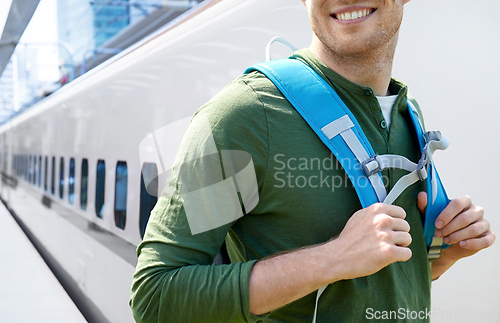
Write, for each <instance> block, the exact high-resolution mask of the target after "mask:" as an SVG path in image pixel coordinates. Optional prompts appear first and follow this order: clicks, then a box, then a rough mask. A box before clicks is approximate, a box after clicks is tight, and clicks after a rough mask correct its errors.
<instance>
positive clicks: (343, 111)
mask: <svg viewBox="0 0 500 323" xmlns="http://www.w3.org/2000/svg"><path fill="white" fill-rule="evenodd" d="M254 70H256V71H259V72H261V73H263V74H265V75H266V76H267V77H268V78H269V79H270V80H271V81H272V82H273V83H274V84H275V85H276V87H277V88H278V89H279V90H280V91H281V93H283V95H284V96H285V97H286V98H287V99H288V101H289V102H290V103H291V104H292V105H293V106H294V107H295V109H296V110H297V111H298V112H299V114H300V115H301V116H302V117H303V118H304V119H305V121H306V122H307V123H308V124H309V126H310V127H311V128H312V130H313V131H314V132H315V133H316V134H317V135H318V137H319V138H320V139H321V141H323V143H324V144H325V145H326V146H327V147H328V148H329V149H330V150H331V151H332V153H333V154H334V155H335V157H336V158H337V160H338V161H339V162H340V164H341V165H342V167H343V168H344V170H345V171H346V173H347V175H348V176H349V179H350V180H351V182H352V183H353V185H354V188H355V190H356V193H357V194H358V197H359V200H360V202H361V205H362V206H363V208H365V207H368V206H370V205H371V204H373V203H377V202H379V201H380V202H381V201H384V199H385V197H386V194H387V193H386V190H385V187H384V184H383V181H382V176H381V174H380V173H379V174H376V176H370V177H366V176H365V173H364V171H363V168H362V167H353V165H359V164H362V163H363V162H366V161H368V160H370V158H373V157H374V156H375V153H374V151H373V149H372V147H371V145H370V143H369V141H368V139H367V138H366V136H365V135H364V133H363V131H362V130H361V127H360V126H359V124H358V122H357V121H356V119H355V118H354V116H353V114H352V113H351V111H350V110H349V109H348V108H347V106H346V105H345V104H344V102H343V101H342V99H341V98H340V97H339V96H338V94H337V93H336V92H335V91H334V90H333V89H332V88H331V86H330V85H328V84H327V83H326V82H325V80H323V78H321V77H320V76H319V75H318V74H317V73H316V72H315V71H313V70H312V69H311V68H310V67H309V66H307V65H306V64H304V63H303V62H301V61H299V60H295V59H277V60H272V61H268V62H265V63H259V64H256V65H253V66H251V67H249V68H248V69H247V70H246V71H245V73H249V72H251V71H254ZM297 80H300V82H297ZM326 106H327V107H329V108H328V109H324V107H326Z"/></svg>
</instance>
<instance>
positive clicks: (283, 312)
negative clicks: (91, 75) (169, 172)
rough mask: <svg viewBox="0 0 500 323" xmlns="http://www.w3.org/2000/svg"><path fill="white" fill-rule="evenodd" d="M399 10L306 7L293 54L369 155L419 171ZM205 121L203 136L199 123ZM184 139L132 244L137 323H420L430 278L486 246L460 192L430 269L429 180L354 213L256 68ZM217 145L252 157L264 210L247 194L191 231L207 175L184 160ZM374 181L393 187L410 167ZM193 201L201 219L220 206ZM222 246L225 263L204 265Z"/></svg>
mask: <svg viewBox="0 0 500 323" xmlns="http://www.w3.org/2000/svg"><path fill="white" fill-rule="evenodd" d="M408 1H409V0H408ZM408 1H403V0H373V1H366V2H361V1H348V0H302V2H303V3H304V5H305V6H306V8H307V12H308V15H309V19H310V23H311V27H312V30H313V31H314V35H313V40H312V44H311V46H310V48H309V49H303V50H299V51H297V52H295V53H294V54H293V55H292V56H291V57H290V59H295V60H300V61H302V62H304V63H305V64H307V65H308V66H310V67H311V68H312V69H313V70H314V71H315V72H316V73H318V74H319V75H320V76H321V77H322V78H323V79H324V80H325V81H326V82H327V83H328V84H329V85H330V86H331V87H332V88H334V89H335V91H336V92H337V93H338V94H339V96H340V97H341V99H342V100H343V102H344V103H345V104H346V105H347V107H348V108H349V109H350V111H351V112H352V114H353V115H354V117H355V118H356V120H357V121H358V122H359V124H360V126H361V128H362V129H363V132H364V133H365V135H366V136H367V138H368V140H369V141H370V144H371V146H372V147H373V149H374V150H375V152H376V153H378V154H396V155H401V156H405V157H406V158H408V159H409V160H411V161H413V162H417V161H418V160H419V158H420V149H419V147H418V142H417V140H416V138H415V135H414V129H413V125H412V122H411V118H410V115H409V111H408V109H407V99H408V98H409V97H408V96H409V95H408V89H407V87H406V85H405V84H403V83H402V82H400V81H397V80H395V79H393V78H391V71H392V62H393V57H394V52H395V49H396V45H397V40H398V31H399V27H400V24H401V21H402V17H403V8H404V5H405V4H406V3H407V2H408ZM300 81H301V80H297V82H300ZM409 99H410V100H411V101H412V102H413V103H414V105H416V106H417V109H418V105H417V104H416V102H415V100H414V99H413V98H411V97H410V98H409ZM204 120H208V124H209V125H210V127H201V126H200V125H202V124H207V123H206V122H205V121H204ZM200 129H201V130H200ZM203 129H205V130H203ZM191 131H194V132H193V133H195V134H196V135H193V136H188V140H185V141H184V142H183V144H182V145H181V148H180V150H179V152H178V160H177V161H176V165H177V167H175V168H174V171H173V174H174V175H173V176H172V178H171V181H170V183H169V187H170V188H169V189H167V190H165V192H164V193H163V195H162V197H161V198H160V200H159V202H158V204H157V206H156V207H155V210H154V211H153V213H152V215H151V218H150V222H149V224H148V227H147V231H146V235H145V239H144V241H143V242H142V243H141V245H140V246H139V248H138V253H139V262H138V266H137V271H136V274H135V276H134V285H133V286H132V299H131V307H132V311H133V314H134V317H135V318H136V320H137V321H138V322H297V323H298V322H313V321H316V322H363V321H370V320H372V319H380V318H381V317H384V315H385V316H387V318H388V319H391V320H392V321H398V320H399V321H401V322H405V321H407V320H408V319H413V317H412V315H413V314H415V315H417V316H418V315H419V316H418V317H419V321H420V322H425V321H428V320H429V316H430V315H429V314H428V313H429V310H430V285H431V281H432V279H436V278H438V277H439V276H440V275H442V274H443V273H444V272H445V271H446V270H447V269H448V268H449V267H450V266H452V265H453V264H454V263H455V262H456V261H457V260H458V259H460V258H463V257H467V256H470V255H472V254H474V253H476V252H477V251H479V250H481V249H484V248H487V247H489V246H490V245H491V244H492V243H493V241H494V239H495V236H494V234H493V233H492V232H491V231H490V227H489V223H488V222H487V221H486V220H484V218H483V213H484V212H483V210H482V209H481V208H480V207H476V206H475V205H474V204H473V203H472V202H471V200H470V198H469V197H466V196H464V197H460V198H457V199H454V200H452V201H451V202H450V204H449V205H448V207H447V208H446V209H445V210H444V211H443V212H442V213H441V214H440V216H439V217H438V219H437V220H436V227H437V230H436V232H435V236H436V237H443V238H444V242H446V243H448V244H450V245H451V246H450V247H449V248H448V249H446V250H444V251H443V252H442V253H441V256H440V257H439V258H438V259H436V260H434V261H433V262H430V261H429V260H428V257H427V248H426V245H425V241H424V233H423V225H422V219H421V214H422V213H423V211H424V209H425V207H426V204H427V196H426V193H424V191H425V184H424V183H423V182H418V183H415V184H413V185H412V186H410V187H409V188H408V189H406V190H405V191H404V192H403V193H402V194H401V195H400V196H399V197H398V198H397V199H396V201H395V203H394V205H386V204H381V203H376V204H373V205H371V206H370V207H367V208H364V209H363V208H362V207H361V204H360V202H359V199H358V196H357V194H356V192H355V190H354V188H353V186H352V185H351V184H350V182H349V179H348V178H347V177H346V175H345V172H344V170H343V168H342V167H341V166H340V165H339V163H338V162H330V161H332V158H331V156H332V155H331V152H330V151H329V150H328V148H327V147H326V146H325V145H324V144H323V143H322V142H321V140H319V139H318V137H317V136H316V134H315V133H314V132H313V131H312V130H311V128H310V127H309V126H308V124H307V123H306V122H305V121H304V119H303V118H302V117H301V116H300V114H299V113H298V112H297V111H296V110H295V109H294V107H293V106H292V105H291V104H290V103H289V102H288V101H287V100H286V99H285V98H284V96H283V95H282V94H281V92H280V91H279V90H278V89H277V88H276V86H275V85H274V84H273V83H272V82H271V81H270V80H269V79H267V78H266V77H265V76H264V75H263V74H261V73H259V72H251V73H248V74H246V75H243V76H241V77H239V78H238V79H236V80H234V81H233V82H232V83H230V84H229V85H228V86H227V87H226V88H225V89H224V90H223V91H222V92H221V93H219V94H218V95H216V96H215V97H214V98H213V99H212V100H211V101H210V102H209V103H207V104H206V105H205V106H203V107H202V108H201V109H200V110H199V111H198V112H197V114H196V116H195V117H194V118H193V123H192V126H191ZM213 147H215V148H213ZM212 148H213V149H215V150H218V151H220V152H223V151H243V152H246V153H248V154H249V155H250V156H251V160H252V165H253V166H254V168H255V177H256V181H257V188H258V192H259V201H258V203H257V204H256V205H255V206H253V207H252V208H247V209H246V206H247V204H245V199H244V197H243V196H242V202H241V205H242V206H241V208H242V209H244V212H243V213H246V214H245V215H244V216H241V217H239V216H235V217H234V219H233V220H231V221H229V223H227V224H224V225H221V226H219V227H217V228H215V229H210V230H207V231H205V232H201V233H197V234H192V229H190V227H189V223H188V220H187V216H186V210H185V204H186V203H187V202H186V201H185V200H183V198H182V192H183V185H185V184H184V183H186V182H187V181H190V182H192V181H193V180H192V179H193V178H200V179H201V178H204V177H205V176H207V175H208V174H209V173H210V172H211V171H213V170H214V168H213V167H214V166H213V164H210V162H209V160H208V159H207V158H200V159H196V160H197V162H196V167H191V168H190V167H186V166H184V165H186V163H188V162H187V161H191V160H193V156H196V154H195V153H196V152H200V151H201V152H203V151H207V150H210V149H212ZM213 149H212V150H213ZM215 156H218V155H217V154H215ZM306 161H307V162H306ZM221 163H223V164H224V171H225V172H226V171H227V170H226V168H225V165H226V161H225V160H221V161H219V160H218V159H217V162H216V164H221ZM209 165H212V166H209ZM287 165H288V168H287ZM289 165H293V167H290V166H289ZM382 175H383V176H382V177H383V179H384V184H385V187H386V188H387V190H390V189H391V188H392V187H394V185H395V183H396V182H397V180H398V179H399V178H401V177H402V176H403V175H405V171H403V170H400V169H385V170H384V171H383V172H382ZM226 177H227V178H229V177H230V176H229V175H228V173H227V172H226ZM236 177H237V176H236ZM285 178H286V180H285ZM237 182H238V186H239V191H240V192H241V195H244V194H243V192H244V184H243V185H242V183H241V182H240V181H239V180H238V178H237ZM242 187H243V188H242ZM195 202H196V201H195ZM189 203H193V201H189ZM198 203H205V204H203V207H200V208H198V209H200V210H205V212H207V214H208V213H210V212H214V210H216V208H215V207H214V205H215V203H218V201H213V200H210V199H209V200H204V201H201V200H200V201H199V202H198ZM245 209H246V210H245ZM201 213H202V212H201ZM239 213H241V212H239ZM243 213H242V214H243ZM216 215H217V214H215V216H216ZM201 216H203V214H202V215H201ZM211 216H213V214H212V215H211ZM224 239H225V240H226V243H227V246H228V251H229V255H230V258H231V264H228V265H212V262H213V259H214V257H215V254H216V253H217V251H218V249H219V247H220V245H221V244H222V242H223V241H224ZM323 286H328V287H327V288H326V289H324V291H323V293H322V294H321V297H319V295H320V294H318V293H317V292H316V291H317V290H318V289H320V288H322V287H323ZM422 313H424V314H425V315H424V314H422ZM393 314H394V315H393ZM406 315H409V316H410V317H406Z"/></svg>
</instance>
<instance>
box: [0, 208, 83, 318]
mask: <svg viewBox="0 0 500 323" xmlns="http://www.w3.org/2000/svg"><path fill="white" fill-rule="evenodd" d="M0 322H2V323H28V322H30V323H32V322H37V323H49V322H50V323H63V322H64V323H67V322H72V323H80V322H87V321H86V320H85V318H84V317H83V315H82V314H81V313H80V311H79V310H78V308H77V307H76V306H75V304H74V303H73V301H72V300H71V298H70V297H69V296H68V294H67V293H66V291H65V290H64V289H63V287H62V286H61V284H60V283H59V281H58V280H57V278H56V277H55V276H54V274H53V273H52V271H51V270H50V269H49V267H48V266H47V264H46V263H45V262H44V260H43V259H42V257H41V256H40V254H39V253H38V251H37V250H36V249H35V247H34V246H33V245H32V244H31V242H30V240H29V239H28V238H27V237H26V235H25V234H24V232H23V231H22V230H21V228H20V227H19V225H18V224H17V222H16V221H15V220H14V218H13V217H12V215H11V214H10V213H9V211H8V210H7V209H6V207H5V206H4V205H3V204H2V203H0Z"/></svg>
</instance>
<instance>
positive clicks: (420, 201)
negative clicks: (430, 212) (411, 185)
mask: <svg viewBox="0 0 500 323" xmlns="http://www.w3.org/2000/svg"><path fill="white" fill-rule="evenodd" d="M417 207H418V209H419V210H420V213H425V208H426V207H427V193H426V192H420V193H418V196H417Z"/></svg>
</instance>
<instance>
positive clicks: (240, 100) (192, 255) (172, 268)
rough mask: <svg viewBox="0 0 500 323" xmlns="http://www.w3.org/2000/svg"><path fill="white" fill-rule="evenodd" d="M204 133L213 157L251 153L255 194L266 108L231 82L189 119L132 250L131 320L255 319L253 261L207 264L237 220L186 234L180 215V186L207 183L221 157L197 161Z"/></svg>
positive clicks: (263, 155)
mask: <svg viewBox="0 0 500 323" xmlns="http://www.w3.org/2000/svg"><path fill="white" fill-rule="evenodd" d="M203 120H205V121H206V120H208V122H209V124H210V127H209V129H208V130H207V129H205V128H206V127H205V128H204V127H202V126H200V123H202V122H203ZM210 136H213V138H214V140H213V141H212V142H215V145H216V148H217V150H218V151H219V152H220V151H222V150H241V151H246V152H248V153H249V154H250V155H251V157H252V160H253V163H254V166H255V172H256V178H257V179H258V180H257V182H258V188H259V191H260V187H261V185H262V179H263V178H264V176H265V172H266V164H267V140H268V139H267V122H266V116H265V111H264V108H263V105H262V104H261V103H260V101H259V99H258V95H257V94H256V93H255V91H254V90H253V89H252V87H251V86H249V85H248V84H247V83H245V82H244V81H242V80H241V79H240V80H235V81H233V82H232V83H231V84H230V85H228V86H227V87H226V88H225V89H224V90H223V91H222V92H221V93H219V94H218V95H217V96H215V97H214V98H213V99H212V100H211V101H210V102H209V103H207V104H206V105H205V106H204V107H202V108H201V109H200V110H199V111H198V112H197V114H196V115H195V116H194V117H193V120H192V122H191V125H190V127H189V129H188V131H187V134H186V135H185V137H184V139H183V142H182V144H181V147H180V149H179V151H178V153H177V157H176V162H175V165H174V168H173V170H172V172H171V174H170V178H169V180H168V183H167V187H166V188H165V190H164V191H163V193H162V196H161V197H160V199H159V200H158V203H157V205H156V206H155V208H154V210H153V211H152V213H151V217H150V219H149V222H148V225H147V229H146V233H145V237H144V240H143V242H142V243H141V244H140V245H139V246H138V249H137V254H138V264H137V268H136V272H135V274H134V277H133V285H132V291H131V300H130V306H131V309H132V313H133V316H134V318H135V320H136V321H137V322H176V323H180V322H258V321H259V319H260V318H261V317H257V316H253V315H251V314H250V309H249V287H248V285H249V276H250V272H251V269H252V266H253V265H254V264H255V262H256V261H257V260H256V259H246V260H245V261H244V262H238V263H232V264H230V265H213V264H212V263H213V259H214V257H215V255H216V254H217V252H218V250H219V248H220V247H221V245H222V243H223V241H224V239H225V238H226V235H227V233H228V231H229V230H231V226H232V225H233V224H234V223H235V221H236V220H234V221H231V222H229V223H227V224H225V225H222V226H219V227H217V228H215V229H211V230H208V231H205V232H201V233H197V234H192V231H191V229H190V223H189V220H188V218H187V216H186V211H185V207H184V205H183V204H184V200H183V197H182V196H183V195H182V192H183V191H182V190H183V185H184V184H185V182H186V181H189V183H190V185H193V183H195V185H197V184H199V185H207V181H210V180H211V178H212V180H213V178H215V177H214V176H211V174H210V172H212V171H213V169H214V167H215V168H217V167H216V166H214V165H216V164H217V162H219V163H220V159H218V160H217V162H216V163H215V164H214V163H213V162H214V158H196V156H199V155H200V154H201V155H203V152H204V151H209V150H210V149H212V148H213V147H211V146H210V141H211V140H210ZM212 150H213V149H212ZM212 152H213V151H212ZM216 156H218V155H216ZM212 157H213V155H212ZM215 159H216V158H215ZM186 165H189V167H187V166H186ZM219 167H220V165H219ZM207 170H209V171H208V173H207ZM215 173H216V172H215ZM207 178H208V179H207ZM240 198H241V197H240ZM210 202H212V201H210ZM213 202H214V203H215V202H217V201H213ZM208 209H210V208H207V212H208ZM212 210H213V208H212ZM200 216H203V215H200Z"/></svg>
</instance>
